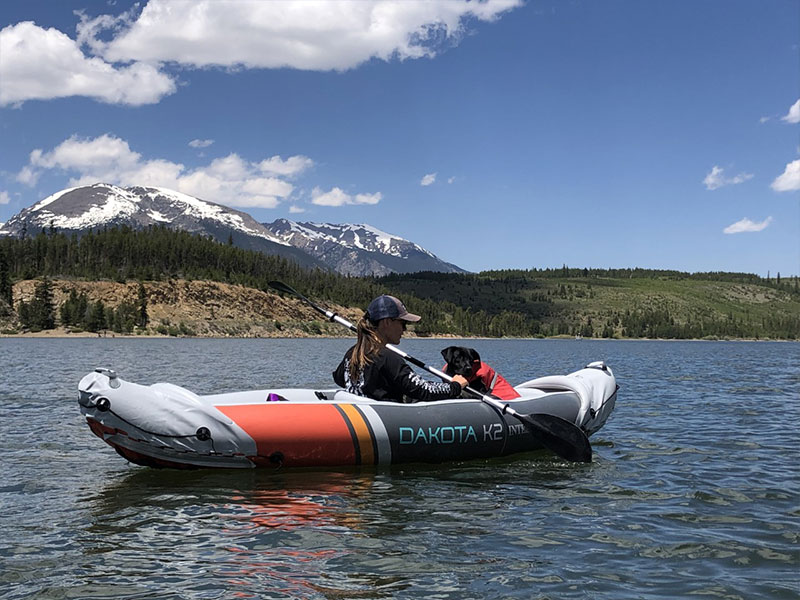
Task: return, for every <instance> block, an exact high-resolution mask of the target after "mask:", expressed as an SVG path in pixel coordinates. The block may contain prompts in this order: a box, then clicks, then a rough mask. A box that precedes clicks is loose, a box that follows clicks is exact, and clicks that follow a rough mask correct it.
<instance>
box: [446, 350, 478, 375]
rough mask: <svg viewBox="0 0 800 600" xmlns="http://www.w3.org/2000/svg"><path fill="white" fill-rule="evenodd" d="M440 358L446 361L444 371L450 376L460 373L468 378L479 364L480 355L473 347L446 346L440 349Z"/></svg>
mask: <svg viewBox="0 0 800 600" xmlns="http://www.w3.org/2000/svg"><path fill="white" fill-rule="evenodd" d="M442 358H444V360H445V362H446V363H447V368H446V369H445V373H447V374H448V375H450V376H453V375H462V376H463V377H466V378H467V379H469V378H470V377H472V376H473V375H474V374H475V372H476V371H477V370H478V368H479V367H480V365H481V357H480V355H479V354H478V352H477V351H476V350H474V349H473V348H464V347H463V346H448V347H447V348H445V349H444V350H442Z"/></svg>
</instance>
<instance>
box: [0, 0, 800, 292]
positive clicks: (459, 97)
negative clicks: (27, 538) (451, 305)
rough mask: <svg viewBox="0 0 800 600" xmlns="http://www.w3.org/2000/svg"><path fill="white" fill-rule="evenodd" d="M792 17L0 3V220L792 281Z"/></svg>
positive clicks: (341, 5) (640, 10) (576, 7)
mask: <svg viewBox="0 0 800 600" xmlns="http://www.w3.org/2000/svg"><path fill="white" fill-rule="evenodd" d="M799 23H800V1H798V0H769V1H766V2H763V1H756V0H674V1H670V2H660V1H656V0H651V1H648V0H644V1H643V0H574V1H571V0H542V1H536V0H527V1H526V0H486V1H483V2H476V1H466V0H429V1H427V2H422V1H416V0H376V1H374V2H369V1H366V0H351V1H337V0H323V1H312V0H298V1H282V0H271V1H260V0H255V1H250V0H233V1H227V0H171V1H170V0H142V1H141V2H139V3H132V2H129V1H127V0H110V1H94V0H85V1H81V0H47V1H45V0H8V1H5V2H2V3H0V222H2V221H6V220H8V219H9V218H10V217H11V216H13V215H14V214H16V213H18V212H19V211H21V210H22V209H24V208H26V207H28V206H31V205H32V204H34V203H35V202H37V201H39V200H41V199H43V198H45V197H47V196H49V195H51V194H53V193H55V192H57V191H59V190H61V189H64V188H67V187H74V186H78V185H84V184H90V183H95V182H105V183H111V184H116V185H122V186H132V185H143V186H158V187H166V188H170V189H175V190H178V191H181V192H184V193H188V194H191V195H194V196H196V197H198V198H202V199H204V200H209V201H212V202H217V203H219V204H223V205H226V206H230V207H232V208H236V209H238V210H243V211H245V212H248V213H250V214H251V215H252V216H253V217H254V218H256V219H257V220H258V221H261V222H269V221H273V220H275V219H278V218H288V219H292V220H295V221H312V222H328V223H367V224H369V225H371V226H373V227H377V228H379V229H381V230H384V231H387V232H390V233H393V234H396V235H399V236H401V237H403V238H406V239H408V240H411V241H413V242H416V243H418V244H420V245H422V246H423V247H425V248H426V249H428V250H430V251H432V252H433V253H434V254H436V255H437V256H439V257H440V258H442V259H443V260H446V261H448V262H452V263H454V264H457V265H459V266H460V267H462V268H465V269H468V270H470V271H483V270H488V269H510V268H514V269H517V268H518V269H529V268H548V267H550V268H556V267H561V266H562V265H564V264H566V265H568V266H570V267H580V268H583V267H589V268H623V267H641V268H652V269H676V270H680V271H688V272H703V271H733V272H748V273H756V274H759V275H761V276H767V275H771V276H772V277H775V275H776V274H777V273H781V275H782V276H784V277H786V276H789V275H800V136H799V135H798V134H799V133H800V26H799V25H798V24H799Z"/></svg>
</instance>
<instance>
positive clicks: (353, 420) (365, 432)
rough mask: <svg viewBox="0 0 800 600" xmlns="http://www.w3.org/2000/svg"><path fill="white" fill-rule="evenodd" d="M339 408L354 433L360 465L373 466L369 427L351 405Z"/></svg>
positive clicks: (373, 454) (373, 457)
mask: <svg viewBox="0 0 800 600" xmlns="http://www.w3.org/2000/svg"><path fill="white" fill-rule="evenodd" d="M339 408H340V409H342V411H344V414H346V415H347V418H348V419H350V424H351V425H352V426H353V430H354V431H355V432H356V437H357V438H358V446H359V449H360V450H361V464H362V465H374V464H375V453H374V452H373V450H372V435H371V434H370V432H369V427H367V423H366V421H365V420H364V415H362V414H361V413H360V412H359V410H358V409H357V408H356V407H355V406H353V405H352V404H339Z"/></svg>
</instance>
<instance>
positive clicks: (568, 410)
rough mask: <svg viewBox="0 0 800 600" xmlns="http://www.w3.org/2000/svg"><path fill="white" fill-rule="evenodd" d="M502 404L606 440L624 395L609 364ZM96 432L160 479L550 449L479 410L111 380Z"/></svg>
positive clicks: (519, 427) (94, 394)
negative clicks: (204, 471) (183, 472)
mask: <svg viewBox="0 0 800 600" xmlns="http://www.w3.org/2000/svg"><path fill="white" fill-rule="evenodd" d="M515 389H516V390H517V391H518V392H519V394H520V398H517V399H515V400H510V401H503V402H502V404H504V405H505V404H507V405H508V406H509V408H512V407H513V409H514V410H516V411H517V413H522V414H548V415H555V416H557V417H560V418H562V419H565V420H567V421H569V422H570V423H574V424H575V425H576V426H578V427H579V428H580V429H581V430H582V431H583V432H585V433H586V435H591V434H592V433H594V432H596V431H597V430H598V429H600V428H601V427H602V426H603V424H604V423H605V422H606V419H608V416H609V414H610V413H611V411H612V410H613V408H614V403H615V401H616V393H617V385H616V381H615V379H614V375H613V373H612V371H611V369H610V368H609V367H607V366H606V365H605V364H604V363H602V362H596V363H592V364H590V365H588V366H587V367H586V368H584V369H581V370H579V371H576V372H575V373H571V374H569V375H566V376H550V377H542V378H539V379H533V380H531V381H527V382H525V383H522V384H520V385H517V386H515ZM79 391H80V399H79V402H80V408H81V412H82V413H83V414H84V415H85V416H86V421H87V423H88V425H89V427H90V429H91V430H92V431H93V432H94V433H95V434H96V435H97V436H98V437H100V438H101V439H102V440H103V441H105V442H106V443H108V444H109V445H110V446H111V447H113V448H114V449H115V450H116V451H117V452H118V453H119V454H120V455H122V456H123V457H124V458H126V459H127V460H129V461H130V462H132V463H135V464H139V465H146V466H151V467H174V468H197V467H223V468H252V467H272V468H279V467H345V466H356V465H389V464H397V463H407V462H445V461H460V460H468V459H475V458H490V457H498V456H507V455H510V454H514V453H517V452H527V451H531V450H538V449H541V448H542V445H541V440H538V439H537V436H536V435H534V434H533V433H531V432H530V431H529V430H528V429H526V427H525V426H524V425H523V424H522V423H521V422H520V420H519V419H516V418H514V417H512V416H510V415H509V414H504V413H503V411H502V410H499V409H498V408H497V407H495V406H493V405H491V404H487V403H485V402H482V401H481V400H478V399H454V400H440V401H437V402H424V403H415V404H401V403H397V402H386V401H376V400H371V399H369V398H364V397H361V396H355V395H353V394H350V393H348V392H346V391H344V390H342V389H317V390H314V389H265V390H255V391H245V392H231V393H225V394H214V395H207V396H199V395H197V394H195V393H193V392H191V391H190V390H187V389H185V388H182V387H178V386H176V385H173V384H169V383H156V384H153V385H149V386H145V385H139V384H136V383H132V382H129V381H125V380H123V379H121V378H120V377H118V376H117V374H116V373H115V372H114V371H112V370H109V369H97V370H96V371H94V372H92V373H89V374H88V375H86V376H85V377H84V378H83V379H81V381H80V384H79Z"/></svg>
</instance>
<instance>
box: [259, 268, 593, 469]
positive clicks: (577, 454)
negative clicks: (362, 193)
mask: <svg viewBox="0 0 800 600" xmlns="http://www.w3.org/2000/svg"><path fill="white" fill-rule="evenodd" d="M269 285H270V287H271V288H273V289H275V290H277V291H279V292H284V293H287V294H291V295H292V296H295V297H297V298H299V299H300V300H302V301H303V302H305V303H306V304H308V305H309V306H311V307H312V308H313V309H314V310H316V311H318V312H320V313H322V314H323V315H325V316H326V317H327V318H328V320H329V321H332V322H334V323H339V324H340V325H343V326H345V327H347V328H348V329H350V330H351V331H357V329H356V326H355V325H353V324H352V323H351V322H350V321H348V320H347V319H345V318H344V317H342V316H340V315H338V314H336V313H334V312H331V311H330V310H328V309H326V308H323V307H322V306H319V305H318V304H316V303H315V302H313V301H312V300H310V299H308V298H306V297H305V296H304V295H303V294H301V293H300V292H298V291H297V290H295V289H294V288H292V287H290V286H288V285H286V284H285V283H283V282H281V281H270V282H269ZM386 347H387V348H388V349H389V350H390V351H392V352H394V353H395V354H397V355H398V356H401V357H402V358H403V359H405V360H406V361H408V362H410V363H411V364H412V365H415V366H417V367H419V368H420V369H424V370H426V371H427V372H428V373H430V374H432V375H435V376H436V377H439V378H441V379H443V380H444V381H453V378H452V377H450V376H449V375H447V374H446V373H444V372H443V371H440V370H439V369H436V368H434V367H431V366H428V365H426V364H425V363H424V362H422V361H421V360H419V359H417V358H415V357H413V356H411V355H410V354H408V353H406V352H405V351H403V350H401V349H400V348H398V347H397V346H395V345H394V344H386ZM464 390H466V391H467V393H469V394H471V395H472V396H474V397H475V398H477V399H479V400H481V401H482V402H485V403H486V404H489V405H491V406H493V407H494V408H496V409H497V410H499V411H500V412H501V413H502V414H504V415H511V416H512V417H514V418H516V419H517V420H519V421H520V422H521V423H522V424H523V425H524V426H525V427H526V428H527V429H528V431H530V432H531V433H532V434H533V436H534V437H535V438H536V439H537V440H538V441H539V443H540V444H541V445H542V446H544V447H545V448H547V449H548V450H550V451H551V452H553V453H554V454H557V455H558V456H560V457H561V458H564V459H566V460H569V461H572V462H591V461H592V446H591V444H590V443H589V438H588V437H586V434H585V433H584V432H583V430H582V429H581V428H580V427H578V426H577V425H575V424H574V423H570V422H569V421H567V420H566V419H562V418H561V417H557V416H555V415H548V414H541V413H534V414H528V415H523V414H521V413H518V412H517V411H516V410H514V409H513V408H511V406H509V405H508V403H507V402H501V401H500V400H498V399H496V398H493V397H492V396H489V395H486V394H482V393H481V392H479V391H478V390H476V389H474V388H472V387H470V386H467V387H465V388H464Z"/></svg>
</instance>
